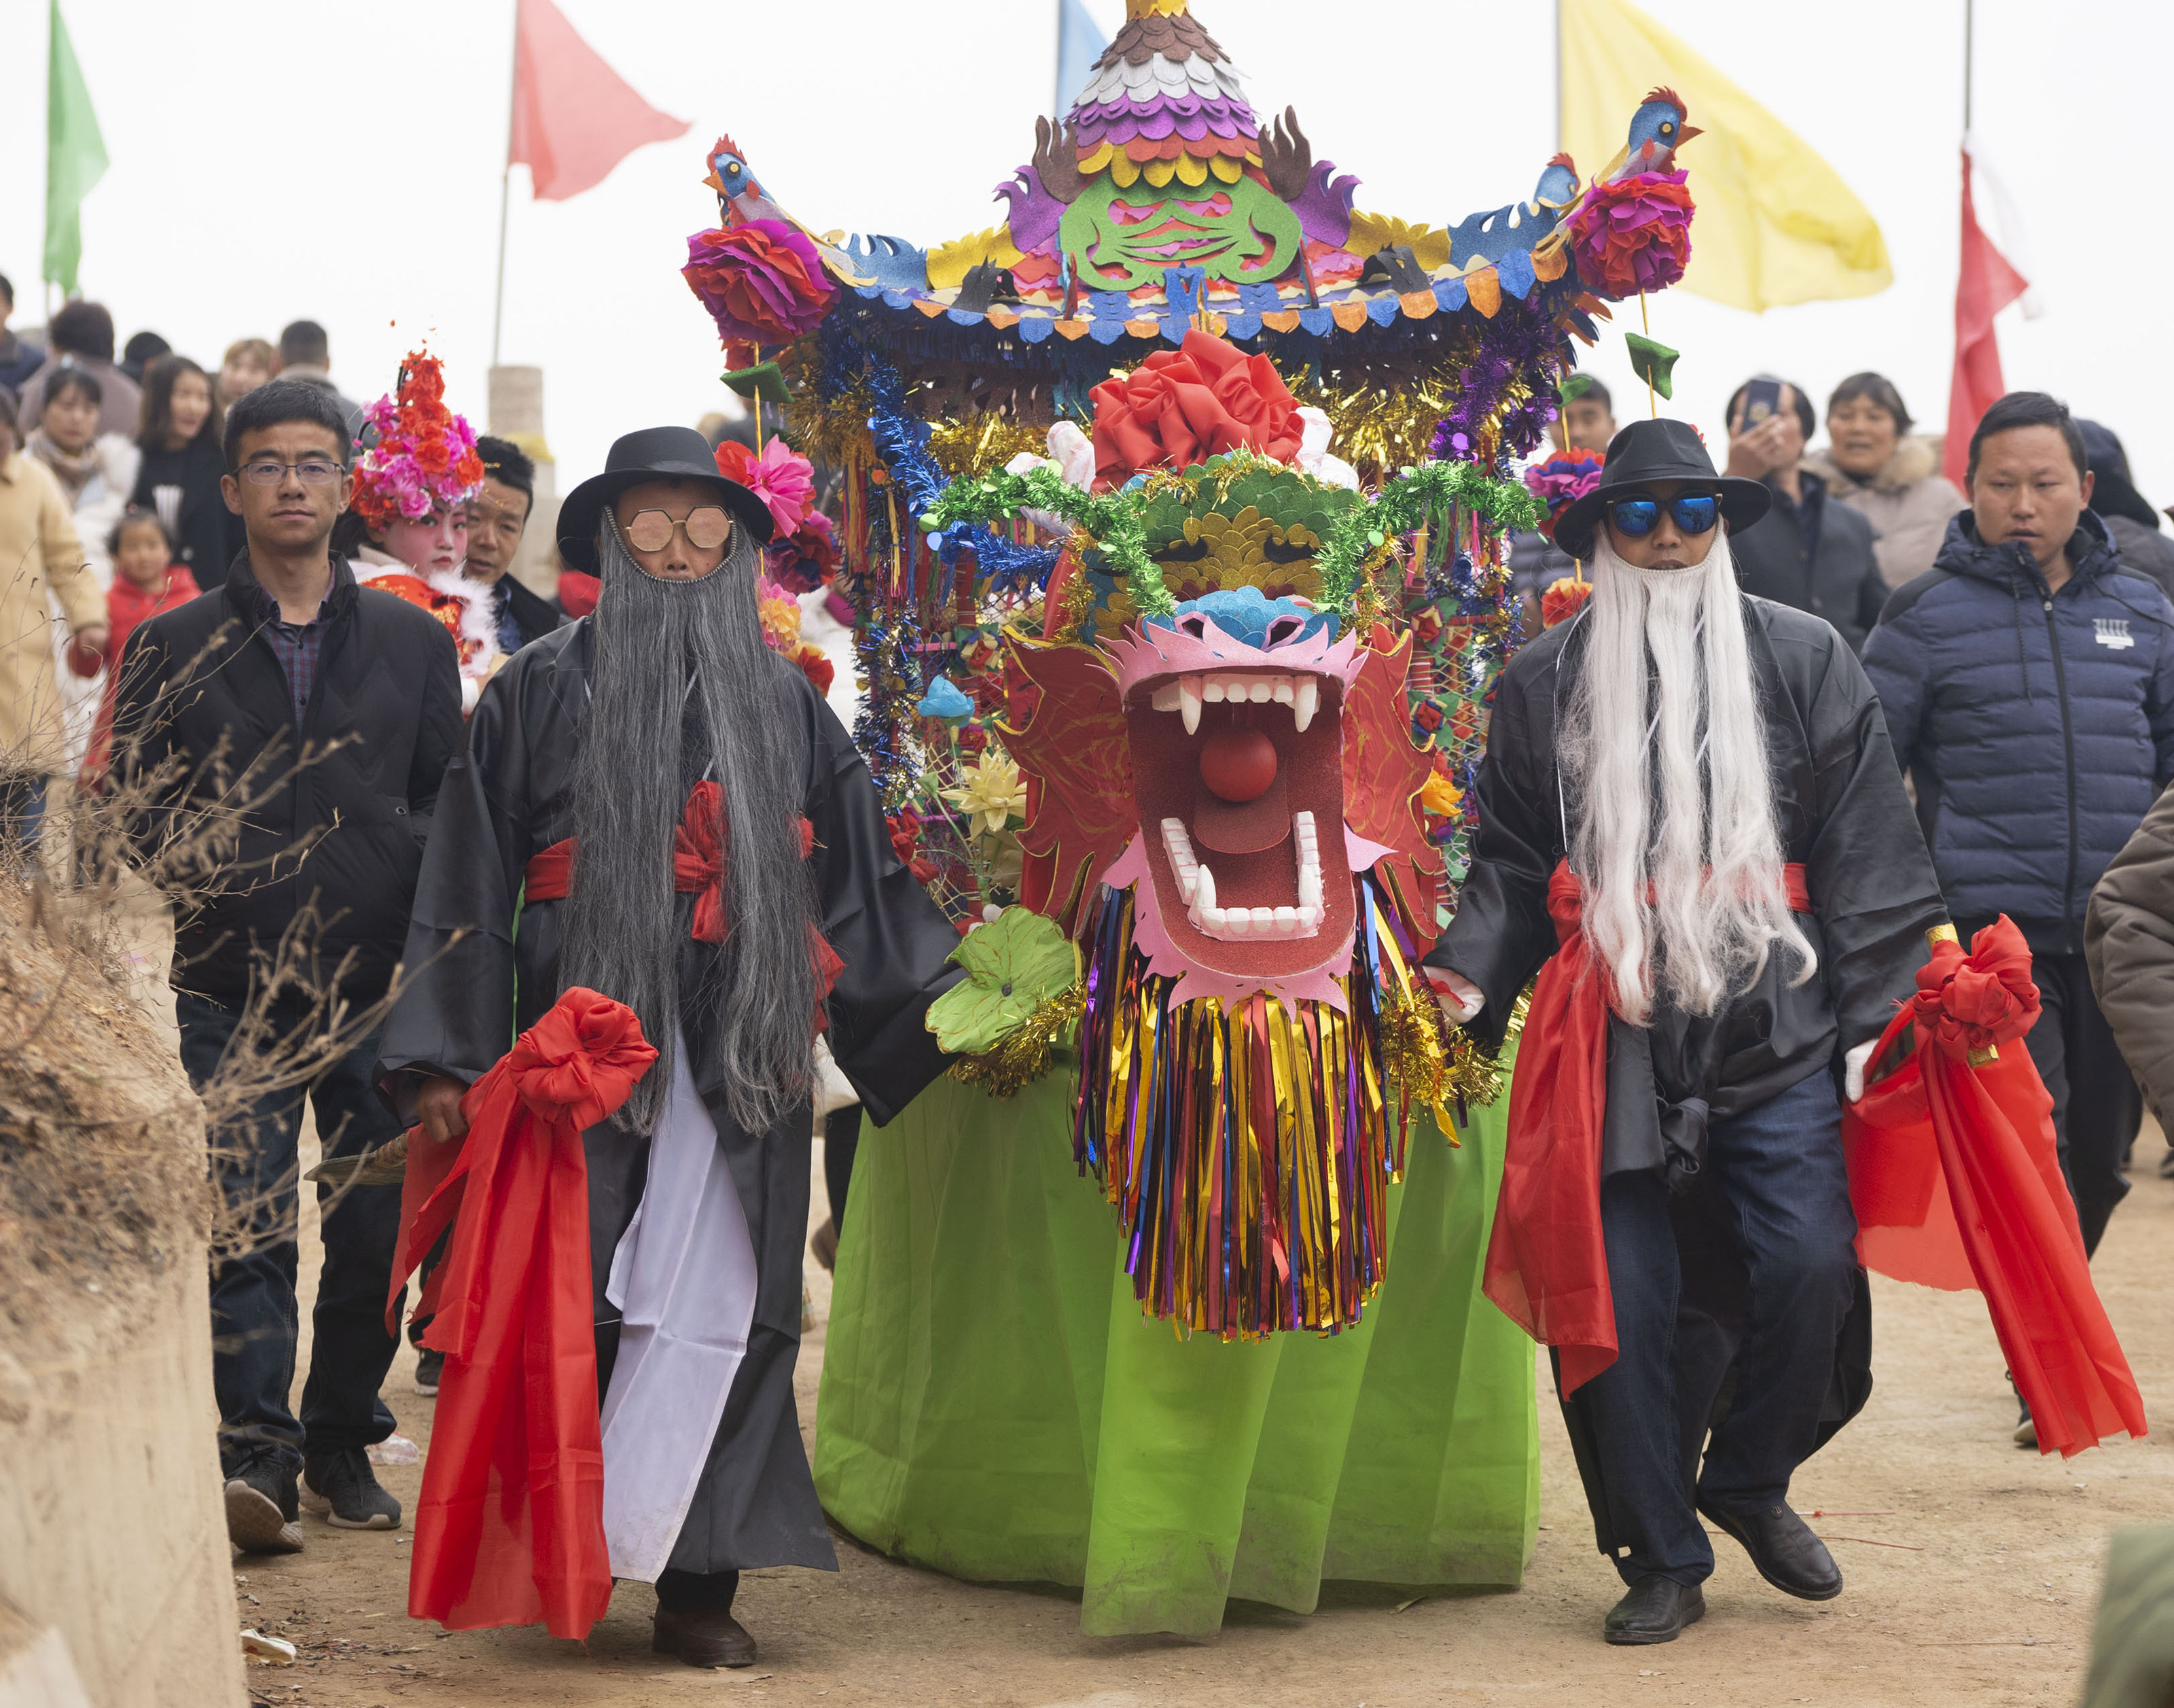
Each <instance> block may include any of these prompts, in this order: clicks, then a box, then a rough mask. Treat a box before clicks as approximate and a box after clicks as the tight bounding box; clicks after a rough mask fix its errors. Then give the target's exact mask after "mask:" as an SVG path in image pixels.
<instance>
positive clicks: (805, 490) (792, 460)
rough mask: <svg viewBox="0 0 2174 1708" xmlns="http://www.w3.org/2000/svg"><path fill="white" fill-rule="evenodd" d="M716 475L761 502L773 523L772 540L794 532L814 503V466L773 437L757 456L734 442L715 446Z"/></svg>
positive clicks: (728, 440)
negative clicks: (729, 481) (775, 528)
mask: <svg viewBox="0 0 2174 1708" xmlns="http://www.w3.org/2000/svg"><path fill="white" fill-rule="evenodd" d="M717 473H720V474H722V475H723V476H724V477H725V478H726V479H727V480H736V481H738V483H739V484H741V485H742V486H744V487H745V488H747V489H748V490H749V492H752V493H753V494H754V495H755V496H756V497H757V498H759V499H760V500H762V502H763V505H764V507H765V509H766V510H768V511H770V519H771V522H774V523H776V527H777V532H776V536H775V538H780V539H782V538H785V537H787V535H789V534H791V533H792V532H794V531H795V530H797V529H798V527H799V526H800V523H801V520H802V518H803V517H804V516H806V515H807V514H808V508H809V506H811V505H813V504H814V502H815V465H814V464H813V463H812V462H809V461H808V459H807V458H806V457H803V456H802V455H801V454H800V453H799V452H798V451H795V450H794V449H793V448H792V446H790V445H787V443H786V442H785V441H783V440H782V439H779V438H776V437H775V436H773V437H772V438H771V440H769V441H768V442H767V443H765V445H764V446H763V447H762V454H761V455H760V457H758V456H757V455H756V454H755V453H754V451H750V450H749V449H748V448H747V446H744V445H742V444H740V443H739V442H738V441H736V440H732V439H727V441H725V442H724V443H723V444H722V445H720V446H718V447H717Z"/></svg>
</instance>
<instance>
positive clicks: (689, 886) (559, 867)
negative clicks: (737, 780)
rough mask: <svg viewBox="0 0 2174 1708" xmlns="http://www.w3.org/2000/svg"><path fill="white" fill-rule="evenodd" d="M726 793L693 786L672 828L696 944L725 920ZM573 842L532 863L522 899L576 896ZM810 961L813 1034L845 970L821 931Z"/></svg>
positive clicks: (806, 834)
mask: <svg viewBox="0 0 2174 1708" xmlns="http://www.w3.org/2000/svg"><path fill="white" fill-rule="evenodd" d="M724 823H725V812H724V792H723V791H722V789H720V788H719V787H718V786H717V784H716V783H715V782H713V781H709V780H707V779H705V780H704V781H701V782H699V783H697V784H695V787H694V790H693V792H691V793H690V794H689V796H688V797H687V805H686V808H685V810H684V811H683V812H682V813H680V815H679V823H678V824H675V825H673V827H672V887H673V889H675V890H677V891H679V894H680V895H691V896H693V897H694V898H695V919H694V923H693V926H692V927H691V929H690V932H689V935H690V936H691V937H692V938H694V939H695V942H697V943H722V942H723V941H724V940H725V936H726V932H727V924H726V920H725V836H724ZM575 846H576V839H574V838H573V837H571V836H570V837H568V838H567V839H566V840H565V841H563V842H554V843H553V844H552V845H551V846H549V848H546V849H544V851H542V852H541V853H539V854H538V855H536V856H535V857H533V858H532V859H531V860H530V861H529V862H528V864H527V868H525V869H524V871H523V874H522V879H523V886H524V887H523V892H522V893H523V895H524V898H525V899H526V900H529V901H560V900H565V898H566V897H567V896H569V895H572V894H573V891H574V850H575ZM814 851H815V827H814V825H813V824H809V823H808V820H807V819H802V820H801V821H800V857H801V858H802V859H803V860H805V859H806V858H808V856H809V855H810V854H812V853H814ZM808 959H809V960H810V961H811V962H813V963H814V968H815V981H816V992H815V1030H817V1031H818V1032H820V1031H821V1030H823V1027H824V1024H825V1014H824V1012H823V1003H824V1001H825V998H827V997H829V996H830V989H831V986H834V985H836V983H837V982H838V975H839V974H840V973H841V972H843V971H845V970H846V964H845V962H844V961H843V960H841V959H839V956H838V952H837V950H836V949H832V948H831V947H830V943H829V941H828V940H827V939H826V938H825V937H824V936H823V934H822V932H819V931H818V930H816V929H815V927H814V926H812V925H811V926H810V927H808Z"/></svg>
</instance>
